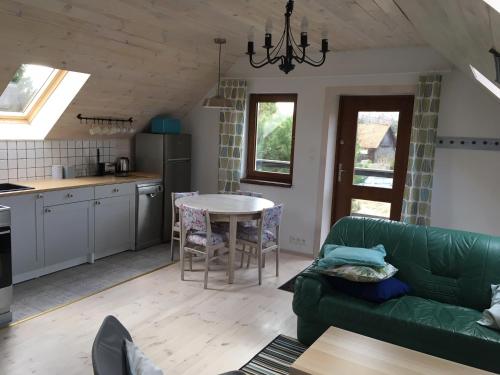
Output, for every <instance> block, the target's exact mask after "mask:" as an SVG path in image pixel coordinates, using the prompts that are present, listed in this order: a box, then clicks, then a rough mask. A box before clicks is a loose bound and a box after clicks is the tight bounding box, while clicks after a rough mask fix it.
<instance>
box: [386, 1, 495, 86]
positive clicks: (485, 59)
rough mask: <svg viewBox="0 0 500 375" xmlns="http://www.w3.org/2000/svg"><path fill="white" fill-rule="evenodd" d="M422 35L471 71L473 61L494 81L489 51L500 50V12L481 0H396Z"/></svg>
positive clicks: (493, 67) (468, 71) (461, 67)
mask: <svg viewBox="0 0 500 375" xmlns="http://www.w3.org/2000/svg"><path fill="white" fill-rule="evenodd" d="M395 2H396V3H397V4H398V6H399V7H400V8H401V9H402V11H403V12H404V13H405V15H406V16H407V17H408V18H409V19H410V21H411V23H412V24H413V25H414V26H415V28H416V29H417V30H418V32H419V33H420V35H421V36H422V38H424V40H425V41H426V42H427V43H428V44H429V45H430V46H432V47H433V48H434V49H436V50H437V51H438V52H440V53H441V54H442V55H443V56H444V57H445V58H447V59H448V60H449V61H450V62H451V63H452V64H454V65H455V66H457V67H458V68H459V69H460V70H462V71H463V72H465V73H466V74H468V75H472V74H471V70H470V67H469V65H473V66H474V67H475V68H476V69H478V70H479V71H481V72H482V73H483V74H484V75H485V76H487V77H488V78H489V79H490V80H491V81H492V82H493V81H494V79H495V66H494V62H493V57H492V55H491V54H490V53H489V52H488V51H489V50H490V48H492V47H495V48H496V50H497V51H500V13H498V12H497V11H496V10H495V9H493V8H491V7H490V6H488V5H487V4H486V3H485V2H484V1H482V0H438V1H436V0H418V1H415V0H395Z"/></svg>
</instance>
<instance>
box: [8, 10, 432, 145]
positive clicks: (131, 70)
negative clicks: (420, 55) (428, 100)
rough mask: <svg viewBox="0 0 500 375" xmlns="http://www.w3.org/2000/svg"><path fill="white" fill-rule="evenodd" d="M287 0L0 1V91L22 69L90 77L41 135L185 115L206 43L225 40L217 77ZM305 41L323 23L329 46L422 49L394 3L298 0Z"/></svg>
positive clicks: (197, 86) (204, 67) (203, 67)
mask: <svg viewBox="0 0 500 375" xmlns="http://www.w3.org/2000/svg"><path fill="white" fill-rule="evenodd" d="M285 3H286V1H285V0H251V1H250V0H151V1H144V0H43V1H41V0H18V1H11V0H0V51H1V53H0V55H1V59H0V87H5V86H6V84H7V82H8V81H9V79H10V78H11V77H12V75H13V73H14V72H15V70H16V69H17V68H18V66H19V65H20V64H22V63H36V64H43V65H49V66H52V67H56V68H62V69H68V70H74V71H79V72H85V73H90V74H91V77H90V79H89V81H87V83H86V85H85V86H84V88H83V89H82V90H81V92H80V93H79V94H78V96H77V97H76V98H75V100H74V101H73V103H72V104H71V105H70V107H69V108H68V109H67V110H66V112H65V113H64V114H63V116H62V117H61V119H60V120H59V122H58V123H57V125H56V126H55V127H54V128H53V130H52V132H51V133H50V134H49V136H48V138H67V137H88V129H87V128H86V127H85V126H80V125H79V122H78V121H77V120H76V118H75V116H76V115H77V114H78V113H83V114H84V115H88V116H106V117H107V116H116V117H126V118H128V117H131V116H132V117H134V118H135V119H136V120H137V121H136V127H137V128H139V129H140V128H143V127H145V126H146V125H147V123H148V121H149V119H150V118H151V117H153V116H155V115H158V114H171V115H174V116H182V115H184V114H185V113H186V112H187V111H188V110H189V109H190V108H191V107H192V106H193V105H195V104H196V103H197V102H198V101H199V100H200V99H201V98H202V97H203V95H205V94H206V92H208V90H209V89H210V88H211V87H212V86H213V85H214V84H215V82H216V58H217V50H216V48H215V46H214V44H213V41H212V40H213V38H214V37H225V38H227V39H228V44H227V47H226V48H225V50H224V54H223V58H224V63H223V71H226V70H227V69H229V67H230V66H231V65H232V64H233V63H234V62H235V61H236V59H238V58H240V57H242V56H244V52H245V49H246V35H247V33H248V30H249V28H250V27H251V26H255V28H256V35H257V37H261V36H262V33H263V32H264V25H265V22H266V19H267V18H269V17H272V19H273V22H274V25H275V30H276V31H275V32H276V33H277V32H278V30H280V31H281V27H282V24H283V18H282V14H283V12H284V5H285ZM304 15H305V16H307V17H308V19H309V24H310V26H311V30H310V34H311V39H312V40H319V38H320V31H321V28H322V27H323V25H326V26H327V28H328V30H329V33H330V41H331V46H332V47H333V48H334V49H335V50H338V51H340V50H350V49H364V48H381V47H399V46H409V45H422V44H425V43H424V42H423V40H422V39H421V38H420V36H419V35H418V33H417V32H416V31H415V29H414V28H413V27H412V25H411V23H410V22H409V20H408V19H406V18H405V17H404V16H403V14H402V13H401V11H400V10H399V9H398V7H397V5H396V4H395V3H394V1H393V0H297V1H296V7H295V13H294V16H295V17H294V19H293V21H294V25H293V26H294V28H295V30H298V27H299V24H300V20H301V18H302V16H304Z"/></svg>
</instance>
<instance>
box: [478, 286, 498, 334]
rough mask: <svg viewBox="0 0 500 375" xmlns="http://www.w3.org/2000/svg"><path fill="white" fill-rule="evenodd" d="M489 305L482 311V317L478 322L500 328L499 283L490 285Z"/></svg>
mask: <svg viewBox="0 0 500 375" xmlns="http://www.w3.org/2000/svg"><path fill="white" fill-rule="evenodd" d="M491 295H492V297H491V307H490V308H489V309H486V310H484V311H483V317H482V318H481V319H480V320H478V323H479V324H481V325H483V326H486V327H489V328H493V329H497V330H500V284H498V285H492V286H491Z"/></svg>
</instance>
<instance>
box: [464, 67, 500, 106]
mask: <svg viewBox="0 0 500 375" xmlns="http://www.w3.org/2000/svg"><path fill="white" fill-rule="evenodd" d="M469 66H470V69H471V70H472V74H474V77H475V78H476V79H477V80H478V82H479V83H481V84H482V85H483V86H484V87H486V88H487V89H488V90H489V91H490V92H491V93H492V94H493V95H495V96H496V97H497V98H498V99H500V88H499V87H498V86H497V85H495V84H494V83H493V82H491V81H490V80H489V79H488V78H486V77H485V76H484V75H483V74H482V73H481V72H480V71H479V70H477V69H476V68H474V67H473V66H472V65H469Z"/></svg>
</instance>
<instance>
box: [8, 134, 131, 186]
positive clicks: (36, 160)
mask: <svg viewBox="0 0 500 375" xmlns="http://www.w3.org/2000/svg"><path fill="white" fill-rule="evenodd" d="M97 148H99V150H100V154H101V162H114V160H115V159H116V157H118V156H128V157H130V141H129V140H125V139H116V140H115V139H112V140H109V139H97V140H95V139H92V140H55V141H23V140H21V141H2V140H0V182H8V181H9V180H17V179H26V178H28V179H34V178H36V179H43V178H50V177H52V176H51V175H52V165H64V166H73V167H75V171H76V175H77V176H79V177H80V176H87V175H94V174H95V172H96V168H97V166H96V163H97V160H96V155H97Z"/></svg>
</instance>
